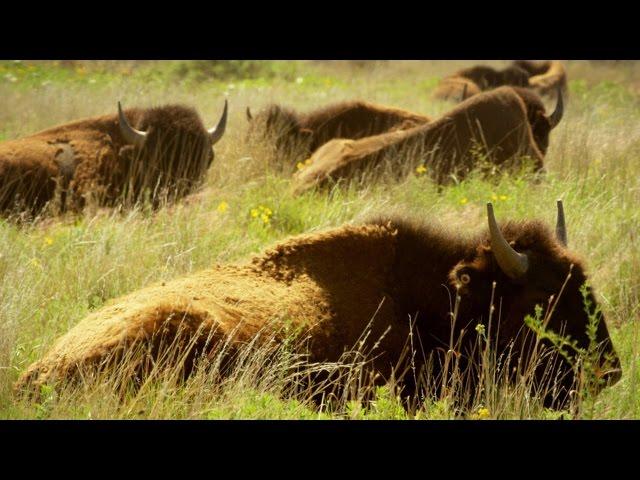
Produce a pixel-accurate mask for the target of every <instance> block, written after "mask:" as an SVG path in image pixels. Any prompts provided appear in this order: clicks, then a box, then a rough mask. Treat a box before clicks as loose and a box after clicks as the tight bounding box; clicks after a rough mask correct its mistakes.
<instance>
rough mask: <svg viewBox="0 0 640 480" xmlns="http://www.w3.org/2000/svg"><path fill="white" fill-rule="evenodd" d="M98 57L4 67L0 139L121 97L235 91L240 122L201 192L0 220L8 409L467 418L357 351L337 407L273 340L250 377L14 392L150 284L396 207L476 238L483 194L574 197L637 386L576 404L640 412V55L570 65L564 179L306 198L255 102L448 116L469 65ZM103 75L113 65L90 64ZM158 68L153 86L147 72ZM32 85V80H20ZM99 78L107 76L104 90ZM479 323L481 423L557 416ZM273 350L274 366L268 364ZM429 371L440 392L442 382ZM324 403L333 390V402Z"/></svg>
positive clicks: (410, 183) (249, 365)
mask: <svg viewBox="0 0 640 480" xmlns="http://www.w3.org/2000/svg"><path fill="white" fill-rule="evenodd" d="M83 64H84V63H80V65H83ZM87 65H88V66H87V71H86V72H85V73H83V74H79V73H64V74H63V73H60V70H61V69H62V68H69V67H65V66H53V65H49V64H38V65H37V69H38V72H40V74H41V77H39V78H38V80H37V81H36V80H33V79H31V77H28V75H30V74H28V73H24V77H20V78H18V79H17V80H16V81H11V80H7V79H5V80H4V81H3V80H2V78H0V95H2V97H3V98H4V99H5V106H6V108H5V109H3V111H2V112H0V135H1V137H0V138H2V139H11V138H17V137H19V136H22V135H27V134H29V133H33V132H35V131H38V130H41V129H44V128H47V127H49V126H52V125H55V124H57V123H60V122H64V121H69V120H73V119H76V118H79V117H83V116H89V115H95V114H104V113H107V112H114V111H115V105H116V101H117V100H118V99H122V100H123V101H125V102H126V105H131V106H134V105H136V106H148V105H152V104H161V103H168V102H184V103H187V104H191V105H193V106H195V107H196V109H197V110H198V111H199V112H200V114H201V115H202V117H203V119H204V122H205V124H207V125H208V126H210V124H212V123H213V122H214V121H215V119H217V118H218V116H219V111H220V107H221V104H222V98H223V95H224V94H227V95H228V98H229V104H230V110H229V123H228V126H227V133H226V134H225V136H224V137H223V139H222V140H221V141H220V142H219V143H218V144H217V145H216V147H215V153H216V157H215V160H214V164H213V165H212V167H211V168H210V170H209V172H208V175H207V178H206V182H205V185H204V186H203V188H202V189H201V190H200V191H199V192H198V193H197V194H196V195H194V196H192V197H190V198H187V199H185V200H184V201H181V202H179V203H177V204H173V205H169V206H167V207H166V208H162V209H160V210H158V211H156V212H155V213H153V212H151V211H149V210H146V209H143V208H134V209H131V210H126V211H114V210H108V209H92V210H91V211H87V212H86V213H84V214H81V215H72V214H66V215H63V216H62V217H59V218H55V219H52V218H43V219H40V220H38V221H35V222H33V223H31V224H28V225H21V226H18V225H16V224H14V223H12V222H9V221H6V220H0V417H4V418H23V417H27V418H58V417H72V418H333V417H337V418H416V417H417V418H453V417H455V416H456V415H458V413H459V412H458V411H457V410H456V408H457V407H456V405H455V403H454V402H452V401H451V397H450V396H447V395H445V394H444V393H443V394H442V395H439V396H436V397H434V398H432V399H425V401H424V402H423V403H420V404H418V403H416V404H415V405H414V406H413V408H412V409H409V410H408V411H406V410H405V409H404V408H403V406H402V400H401V399H399V398H398V397H399V395H398V392H397V390H396V389H395V386H396V383H397V380H398V379H397V378H396V379H389V381H388V382H387V384H386V385H383V386H380V385H376V384H375V383H373V382H372V381H371V379H369V378H366V376H365V377H361V376H360V372H364V370H358V368H360V367H358V365H359V364H358V362H354V358H351V357H350V358H345V359H343V360H344V365H342V367H344V369H343V371H344V372H345V373H344V375H346V376H345V377H340V378H341V380H340V382H343V383H346V384H348V385H351V386H352V387H351V389H350V390H349V389H343V390H342V393H341V395H342V396H339V395H338V393H335V396H337V400H336V399H335V398H334V399H333V401H328V395H329V394H328V393H327V394H326V395H325V397H324V398H325V399H327V401H326V402H325V403H323V402H324V400H323V396H322V392H311V391H309V390H308V389H307V390H305V389H304V388H302V386H303V385H304V382H302V381H300V382H298V380H296V379H299V378H301V377H300V375H303V374H304V373H305V372H304V371H301V370H300V361H301V358H300V357H298V356H297V355H298V353H295V354H294V353H291V352H288V353H286V352H285V353H286V354H285V353H281V354H278V355H273V352H271V354H270V355H267V354H266V353H265V352H264V351H263V350H261V349H260V348H253V349H250V350H247V352H246V356H245V363H244V364H243V367H242V368H238V369H237V371H236V373H233V372H231V373H229V372H227V376H226V377H225V379H221V378H219V377H217V376H216V374H215V368H212V367H211V366H210V367H209V368H204V367H203V368H202V369H198V370H197V371H196V374H195V375H193V376H192V377H190V378H189V379H188V380H187V382H186V383H180V382H176V378H177V377H176V375H177V374H176V372H175V371H173V370H172V369H165V370H164V372H165V373H163V374H161V373H158V374H156V376H155V377H153V378H152V381H150V382H148V383H146V384H144V386H143V388H139V389H138V390H136V391H135V392H124V393H123V392H119V391H118V389H116V388H111V387H113V385H114V382H115V383H117V380H118V378H122V375H123V373H122V372H120V373H118V371H117V370H116V371H115V372H112V374H111V377H110V378H111V379H112V381H110V382H109V381H107V382H98V381H94V380H92V378H91V376H90V375H89V376H87V378H86V382H85V383H84V384H82V385H80V386H75V387H70V388H69V389H68V390H65V389H63V390H47V387H45V391H43V392H40V393H41V395H40V399H39V400H38V401H35V400H34V401H28V400H18V399H16V398H15V397H14V396H13V394H12V392H11V385H12V383H13V382H14V381H15V380H16V378H17V377H18V375H19V374H20V373H21V372H22V371H24V369H25V368H26V367H27V366H28V365H29V364H30V363H31V362H33V361H35V360H37V359H38V358H39V357H40V356H41V355H42V354H43V353H44V352H45V351H46V350H47V349H48V348H49V347H50V346H51V344H52V342H53V341H54V340H55V339H56V338H57V337H58V336H60V335H62V334H64V333H65V332H66V331H67V330H68V329H69V328H70V327H71V326H73V325H75V324H76V323H77V322H78V321H79V320H80V319H82V318H83V317H84V316H85V315H86V314H87V313H88V312H90V311H93V310H95V309H96V308H99V307H100V306H101V305H103V304H104V302H105V301H107V300H108V299H111V298H114V297H117V296H119V295H122V294H124V293H127V292H130V291H132V290H135V289H137V288H140V287H142V286H145V285H147V284H149V283H151V282H154V281H161V280H168V279H171V278H174V277H176V276H178V275H184V274H188V273H189V272H192V271H196V270H198V269H201V268H207V267H209V266H211V265H213V264H215V263H224V262H233V261H241V260H245V259H247V258H248V257H250V256H251V255H252V254H254V253H256V252H259V251H261V250H262V249H264V248H265V247H267V246H269V245H272V244H273V243H275V242H277V241H279V240H281V239H284V238H286V237H288V236H290V235H294V234H298V233H302V232H308V231H315V230H320V229H324V228H328V227H332V226H338V225H341V224H343V223H345V222H357V221H360V220H362V219H363V218H366V217H368V216H370V215H372V214H375V213H380V212H387V211H389V210H393V211H396V212H398V213H401V214H402V213H409V214H413V215H423V216H425V217H428V218H434V219H435V220H436V221H439V222H444V223H448V224H450V225H452V226H454V227H455V228H457V229H459V230H460V231H477V230H478V229H480V228H484V226H485V222H486V218H485V213H484V204H485V202H486V201H488V200H490V201H493V202H494V203H495V204H496V208H499V209H500V217H501V218H503V219H507V218H509V219H525V218H541V219H545V220H547V221H548V222H549V223H551V222H552V221H553V220H554V218H555V209H554V205H555V200H556V198H562V199H563V200H564V204H565V208H566V214H567V227H568V235H569V246H570V248H571V249H573V250H575V251H577V252H579V253H581V254H582V256H583V257H584V258H585V260H586V263H587V266H588V268H589V273H590V282H591V284H592V285H593V286H594V287H595V289H596V292H597V293H598V301H599V303H600V305H601V306H602V308H603V311H604V314H605V317H606V319H607V324H608V325H609V327H610V331H611V334H612V338H613V343H614V346H615V347H616V350H617V351H618V353H619V355H620V357H621V361H622V369H623V377H622V380H621V381H620V382H618V384H616V385H615V386H614V387H612V388H608V389H605V390H603V391H602V392H601V393H600V394H599V395H598V396H597V397H595V398H594V399H593V401H592V403H591V404H590V405H589V408H588V409H587V410H588V411H585V409H582V410H576V411H574V412H569V414H573V415H574V416H576V417H578V418H584V417H588V418H639V417H640V396H638V395H637V393H636V391H637V388H638V386H639V385H640V372H639V368H638V366H639V365H638V364H639V361H640V352H639V345H640V332H639V330H640V329H639V326H638V325H639V324H640V321H639V320H640V318H639V317H640V254H639V248H638V247H639V243H638V242H639V239H638V227H639V226H640V210H639V209H638V207H637V206H638V205H640V166H639V163H638V153H639V151H640V138H639V136H640V134H639V131H638V128H637V125H638V121H639V120H640V110H639V109H638V97H637V93H636V84H635V82H636V78H638V77H637V76H635V75H634V73H635V72H636V70H637V65H636V64H623V65H618V66H615V67H612V66H611V65H604V66H599V65H597V64H590V63H586V62H575V63H570V64H569V76H570V77H569V78H570V83H569V86H570V97H569V102H568V105H567V108H566V114H565V118H564V119H563V121H562V122H561V124H560V125H559V126H558V127H557V129H556V130H554V131H553V132H552V134H551V142H550V147H549V152H548V155H547V157H546V167H547V170H548V175H547V176H546V178H545V179H544V180H543V181H541V182H538V183H532V182H530V181H529V178H528V177H527V176H526V175H519V174H512V173H504V174H499V175H497V176H495V177H493V178H491V179H486V178H482V177H481V176H479V175H471V176H470V177H468V178H466V179H465V180H464V181H461V182H459V183H457V184H454V185H451V186H448V187H447V188H445V189H441V188H438V186H437V185H434V184H433V183H432V182H431V181H430V180H429V178H428V176H427V175H424V174H420V173H418V172H415V171H414V172H412V173H411V174H410V175H409V176H408V177H406V178H404V179H401V180H382V181H379V182H377V183H375V184H366V183H363V184H355V183H354V184H353V185H349V186H344V187H342V188H335V189H333V190H331V191H330V192H328V193H327V192H315V191H310V192H306V193H304V194H303V195H301V196H297V197H294V196H292V195H291V192H290V185H289V177H288V174H289V173H290V172H291V171H292V170H293V169H294V168H295V165H291V166H290V170H287V169H284V170H279V169H277V168H274V167H273V166H272V165H271V164H270V163H269V162H266V161H265V153H264V152H261V151H260V149H259V148H257V149H256V148H250V146H249V145H247V144H246V143H245V132H246V127H247V121H246V119H245V114H244V109H245V107H246V106H247V105H250V106H251V108H252V111H257V110H259V109H260V107H262V106H264V105H266V104H268V103H270V102H273V101H277V102H280V103H285V104H288V105H290V106H293V107H295V108H297V109H299V110H305V109H310V108H314V107H317V106H320V105H323V104H325V103H326V102H328V101H333V100H342V99H350V98H355V97H361V98H364V99H366V100H369V101H374V102H380V103H391V104H394V105H397V106H399V107H403V108H408V109H411V110H415V111H418V112H421V113H425V114H429V115H437V114H439V113H441V112H443V111H444V110H446V108H448V106H447V105H446V104H444V103H442V102H436V101H434V100H432V99H431V98H430V92H431V90H432V89H433V87H434V86H435V85H436V83H437V79H438V78H439V77H440V76H441V75H442V74H443V73H446V71H449V69H451V70H453V69H455V68H459V67H460V66H461V65H463V64H462V63H460V62H456V63H455V65H452V64H448V63H446V62H440V63H437V62H398V63H394V62H380V63H374V64H370V65H367V64H364V65H353V64H349V63H346V62H340V63H337V64H334V63H321V64H316V63H310V62H299V63H295V64H292V66H290V67H286V68H287V69H289V68H290V69H291V71H295V75H285V76H283V77H279V76H267V77H264V78H263V77H254V78H246V79H243V80H242V79H241V80H238V81H233V83H232V82H231V81H230V80H228V79H227V78H225V79H224V80H220V79H215V78H214V79H211V80H207V81H199V82H195V81H193V80H189V83H185V84H181V83H178V87H176V86H175V83H172V84H171V87H169V84H168V82H166V79H167V78H169V77H168V76H167V75H172V74H166V72H164V70H163V69H166V66H163V65H161V64H160V65H157V64H144V65H142V66H138V65H123V64H120V63H117V64H114V65H109V64H106V65H105V64H102V65H101V66H100V68H99V69H98V66H95V67H91V64H90V63H88V64H87ZM125 67H126V68H130V73H129V74H127V75H126V76H122V75H121V76H119V75H118V73H117V72H118V70H117V69H118V68H125ZM3 68H5V70H4V72H5V73H4V75H9V74H11V75H13V74H12V73H6V72H11V71H13V70H11V69H12V68H17V67H14V66H12V65H11V64H8V65H5V66H4V67H3ZM20 68H22V67H20ZM25 68H26V67H25ZM74 68H75V67H74ZM91 68H96V69H97V70H98V71H96V72H95V73H92V70H91ZM278 68H280V67H278ZM110 72H112V73H113V72H115V74H112V73H110ZM154 72H155V73H154ZM0 73H2V72H0ZM19 75H22V74H16V77H19ZM27 77H28V78H27ZM151 77H153V78H154V80H153V81H147V80H148V79H149V78H151ZM24 78H26V80H24V82H27V84H26V85H21V82H22V81H23V79H24ZM608 78H613V79H615V83H614V82H613V81H611V80H607V79H608ZM92 79H95V80H96V81H95V82H93V83H91V82H90V80H92ZM299 79H302V80H301V81H300V80H299ZM29 82H30V83H29ZM184 85H189V88H186V87H185V86H184ZM87 98H91V101H90V102H88V101H86V99H87ZM260 207H263V208H262V209H261V210H260V212H267V211H268V212H271V213H269V214H268V215H267V214H265V216H266V220H265V216H263V215H262V214H260V215H256V216H254V215H252V210H256V209H259V208H260ZM471 333H472V334H476V335H477V336H478V351H477V352H476V353H481V354H482V355H481V357H482V358H483V361H482V362H481V363H480V365H481V367H482V368H484V370H480V371H479V372H478V371H477V372H475V375H480V378H482V379H483V382H484V388H483V390H482V392H483V393H482V395H481V396H477V395H475V394H474V395H475V396H474V395H471V394H470V395H471V396H470V398H469V400H470V402H469V403H470V405H471V407H470V409H469V410H468V411H467V416H472V417H474V416H475V417H477V418H555V417H557V416H558V414H557V413H554V412H551V411H548V410H545V409H544V408H543V407H542V406H541V404H540V403H539V402H536V401H535V399H531V397H530V395H528V394H527V393H526V391H527V390H526V388H525V386H526V382H525V383H516V384H513V383H511V384H509V383H506V382H501V381H500V375H499V372H500V370H499V369H498V370H496V368H495V367H496V364H497V362H498V358H497V357H495V356H493V354H492V352H491V350H490V348H489V349H487V348H488V347H487V345H485V344H484V343H483V338H482V336H481V335H480V333H479V332H471ZM412 340H413V345H412V344H411V341H412ZM407 341H408V347H407V348H408V350H407V351H408V352H419V346H418V339H416V338H413V339H407ZM454 343H455V339H454ZM354 348H355V351H357V346H354ZM250 352H253V353H250ZM372 354H373V353H372ZM416 354H417V353H416ZM483 355H484V356H483ZM267 356H268V357H269V358H270V359H271V360H270V361H271V362H273V363H269V364H268V365H269V367H268V368H265V358H266V357H267ZM214 358H215V356H214ZM357 358H359V359H360V360H362V358H361V357H357ZM405 360H406V362H408V363H406V364H405V365H404V366H399V367H398V376H401V375H402V374H403V372H405V373H404V374H405V375H413V373H412V370H411V362H410V360H411V355H410V354H408V356H407V358H406V359H405ZM451 362H452V364H451V365H449V366H448V369H449V370H448V371H449V374H448V380H447V382H453V383H450V385H449V386H450V387H451V388H450V389H449V390H447V389H440V390H441V392H440V393H442V392H445V393H446V392H447V391H449V392H451V391H452V389H455V388H463V387H464V381H463V380H462V376H463V375H462V373H460V374H459V375H458V376H456V375H453V376H452V375H451V372H455V371H456V366H455V361H454V359H451ZM213 364H214V365H215V362H213ZM345 365H346V367H345ZM349 365H351V367H348V366H349ZM333 367H334V368H337V369H338V370H340V369H339V368H338V366H337V365H334V366H333ZM306 368H310V369H313V368H319V367H318V366H308V367H306ZM322 368H332V366H324V367H322ZM407 368H408V369H407ZM212 372H213V373H212ZM306 373H307V374H308V373H309V372H308V371H307V372H306ZM292 375H293V379H294V380H295V381H293V384H294V385H298V386H299V387H300V388H291V387H290V385H291V384H292V377H291V376H292ZM363 375H364V374H363ZM416 375H417V373H416ZM119 376H120V377H119ZM456 379H457V380H456ZM429 381H430V382H431V384H432V385H436V384H437V382H438V381H440V382H442V381H444V377H443V378H440V379H435V378H431V379H430V380H429ZM340 382H338V383H340ZM358 382H359V383H358ZM456 382H457V383H456ZM353 385H357V388H354V387H353ZM452 385H453V386H452ZM325 386H326V385H325ZM440 386H442V383H440ZM327 389H329V390H330V388H329V387H327V388H325V390H327ZM336 392H337V390H336ZM344 392H351V393H349V394H346V393H344ZM312 398H315V399H317V398H320V400H319V403H318V401H314V402H315V403H314V402H312ZM318 404H319V405H320V408H318Z"/></svg>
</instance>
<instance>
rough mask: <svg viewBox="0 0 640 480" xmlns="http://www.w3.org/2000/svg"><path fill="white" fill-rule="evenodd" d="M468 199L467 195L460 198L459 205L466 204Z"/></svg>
mask: <svg viewBox="0 0 640 480" xmlns="http://www.w3.org/2000/svg"><path fill="white" fill-rule="evenodd" d="M468 201H469V200H468V199H467V197H464V198H463V199H461V200H460V205H466V204H467V202H468Z"/></svg>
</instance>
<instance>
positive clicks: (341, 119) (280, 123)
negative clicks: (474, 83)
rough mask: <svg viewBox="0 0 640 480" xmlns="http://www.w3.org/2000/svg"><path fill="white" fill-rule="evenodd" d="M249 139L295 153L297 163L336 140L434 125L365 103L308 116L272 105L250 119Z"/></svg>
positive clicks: (347, 104)
mask: <svg viewBox="0 0 640 480" xmlns="http://www.w3.org/2000/svg"><path fill="white" fill-rule="evenodd" d="M249 121H250V124H251V126H250V129H249V138H250V139H251V138H256V136H257V138H259V139H261V138H263V136H267V137H268V138H269V137H270V138H269V141H271V139H272V138H274V137H275V145H276V148H277V149H278V150H279V151H281V152H286V153H292V152H293V153H294V154H293V158H294V160H296V161H297V160H298V159H299V158H307V157H308V156H309V155H310V154H311V153H312V152H313V151H315V150H316V149H318V148H319V147H320V146H322V145H324V144H325V143H326V142H328V141H329V140H332V139H334V138H350V139H358V138H363V137H367V136H370V135H377V134H380V133H384V132H389V131H393V130H405V129H408V128H412V127H414V126H417V125H423V124H425V123H428V122H429V121H431V119H430V118H429V117H428V116H426V115H421V114H418V113H413V112H409V111H407V110H402V109H399V108H394V107H388V106H386V105H378V104H374V103H369V102H364V101H350V102H340V103H335V104H331V105H328V106H326V107H324V108H320V109H317V110H313V111H311V112H307V113H302V114H300V113H297V112H295V111H294V110H290V109H287V108H284V107H281V106H279V105H271V106H269V107H267V108H266V109H265V110H263V111H261V112H260V113H259V114H258V115H256V117H255V118H253V119H250V120H249Z"/></svg>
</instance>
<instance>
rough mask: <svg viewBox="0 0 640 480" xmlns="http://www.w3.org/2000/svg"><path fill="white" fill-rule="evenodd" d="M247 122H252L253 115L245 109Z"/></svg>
mask: <svg viewBox="0 0 640 480" xmlns="http://www.w3.org/2000/svg"><path fill="white" fill-rule="evenodd" d="M247 120H249V121H251V120H253V115H251V109H250V108H249V107H247Z"/></svg>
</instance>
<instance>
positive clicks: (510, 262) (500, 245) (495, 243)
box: [487, 202, 529, 280]
mask: <svg viewBox="0 0 640 480" xmlns="http://www.w3.org/2000/svg"><path fill="white" fill-rule="evenodd" d="M487 215H488V218H489V233H490V235H491V250H493V255H494V256H495V257H496V261H497V262H498V265H499V266H500V269H501V270H502V271H503V272H504V273H505V275H507V276H508V277H509V278H511V279H513V280H516V279H518V278H521V277H522V276H523V275H524V274H525V273H527V270H528V269H529V259H528V258H527V256H526V255H524V254H522V253H518V252H516V251H515V250H514V249H513V248H511V245H509V244H508V243H507V241H506V240H505V238H504V237H503V236H502V232H501V231H500V229H499V228H498V223H497V222H496V217H495V216H494V214H493V205H492V204H491V202H489V203H487Z"/></svg>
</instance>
